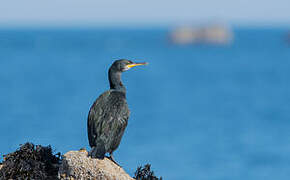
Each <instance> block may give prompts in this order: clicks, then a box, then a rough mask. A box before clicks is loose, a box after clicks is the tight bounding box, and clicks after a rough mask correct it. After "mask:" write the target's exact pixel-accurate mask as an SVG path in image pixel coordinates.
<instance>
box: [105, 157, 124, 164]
mask: <svg viewBox="0 0 290 180" xmlns="http://www.w3.org/2000/svg"><path fill="white" fill-rule="evenodd" d="M107 158H108V159H110V160H111V161H112V162H113V163H115V164H116V165H117V166H119V167H122V166H120V164H118V163H117V162H116V161H115V159H114V157H113V156H112V155H111V156H108V157H107Z"/></svg>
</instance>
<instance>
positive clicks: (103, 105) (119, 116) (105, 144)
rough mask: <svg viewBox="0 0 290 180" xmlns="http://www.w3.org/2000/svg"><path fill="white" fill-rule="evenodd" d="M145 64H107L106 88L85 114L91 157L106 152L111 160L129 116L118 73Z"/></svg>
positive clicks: (118, 61) (120, 62) (121, 60)
mask: <svg viewBox="0 0 290 180" xmlns="http://www.w3.org/2000/svg"><path fill="white" fill-rule="evenodd" d="M145 64H147V63H134V62H132V61H129V60H126V59H120V60H117V61H115V62H114V63H113V64H112V65H111V67H110V69H109V73H108V75H109V82H110V90H108V91H106V92H104V93H103V94H101V95H100V96H99V97H98V98H97V100H96V101H95V102H94V104H93V105H92V107H91V109H90V111H89V115H88V124H87V126H88V138H89V143H90V146H91V148H92V149H91V151H90V156H91V157H93V158H99V159H103V158H104V157H105V154H106V153H109V154H110V156H109V158H110V159H111V160H112V161H113V162H115V161H114V159H113V152H114V151H115V150H116V149H117V148H118V146H119V144H120V142H121V139H122V136H123V134H124V131H125V128H126V126H127V123H128V118H129V115H130V111H129V108H128V104H127V101H126V88H125V86H124V85H123V83H122V81H121V74H122V72H124V71H127V70H128V69H130V68H132V67H134V66H140V65H145ZM115 163H116V162H115Z"/></svg>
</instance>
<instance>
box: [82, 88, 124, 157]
mask: <svg viewBox="0 0 290 180" xmlns="http://www.w3.org/2000/svg"><path fill="white" fill-rule="evenodd" d="M129 114H130V112H129V108H128V105H127V101H126V94H125V93H124V92H122V91H116V90H109V91H106V92H104V93H103V94H102V95H100V96H99V98H98V99H97V100H96V101H95V102H94V104H93V105H92V107H91V109H90V112H89V116H88V124H87V126H88V137H89V143H90V146H91V147H94V148H96V152H97V156H101V157H102V156H104V154H105V153H107V152H109V153H111V152H113V151H114V150H115V149H117V147H118V146H119V144H120V142H121V138H122V136H123V133H124V131H125V128H126V126H127V122H128V118H129Z"/></svg>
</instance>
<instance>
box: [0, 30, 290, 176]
mask: <svg viewBox="0 0 290 180" xmlns="http://www.w3.org/2000/svg"><path fill="white" fill-rule="evenodd" d="M170 30H171V29H170V28H0V84H1V85H0V123H1V125H0V127H1V130H0V142H1V143H0V155H1V159H2V160H3V158H2V156H3V155H4V154H7V153H10V152H13V151H15V150H16V149H17V148H19V145H20V144H24V143H25V142H33V143H34V144H41V145H45V146H46V145H51V146H52V148H53V149H54V152H55V153H57V152H61V153H62V154H64V153H66V152H67V151H71V150H79V149H80V148H83V147H85V148H86V149H87V150H89V149H90V147H89V145H88V139H87V115H88V111H89V109H90V106H91V105H92V104H93V102H94V101H95V99H96V98H97V97H98V96H99V95H100V94H101V93H103V92H104V91H106V90H108V88H109V83H108V77H107V71H108V68H109V67H110V65H111V64H112V62H113V61H114V60H117V59H122V58H125V59H129V60H132V61H135V62H148V63H149V65H148V66H142V67H141V66H140V67H135V68H132V69H130V70H129V71H127V72H124V73H123V75H122V79H123V83H124V84H125V86H126V88H127V100H128V104H129V108H130V111H131V115H130V119H129V122H128V126H127V129H126V132H125V134H124V136H123V139H122V142H121V144H120V146H119V148H118V149H117V150H116V151H115V152H114V156H115V159H116V161H117V162H118V163H119V164H120V165H121V166H122V167H123V168H124V169H125V170H126V171H127V172H128V173H129V174H130V175H131V176H133V175H134V172H135V170H136V169H137V167H138V166H141V165H145V164H147V163H149V164H151V169H152V170H153V171H154V173H155V175H156V176H158V177H160V176H162V177H163V179H165V180H285V179H289V177H290V43H289V41H288V42H287V32H288V30H289V29H287V28H283V27H281V28H280V27H234V28H233V33H234V39H233V42H232V43H231V44H228V45H223V46H219V45H207V44H200V45H176V44H173V43H171V41H170V39H169V33H170Z"/></svg>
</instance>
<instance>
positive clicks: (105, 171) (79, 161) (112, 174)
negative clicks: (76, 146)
mask: <svg viewBox="0 0 290 180" xmlns="http://www.w3.org/2000/svg"><path fill="white" fill-rule="evenodd" d="M58 176H59V178H60V179H63V180H73V179H94V180H134V179H133V178H132V177H130V176H129V175H128V174H127V173H126V172H125V171H124V170H123V169H122V168H121V167H119V166H118V165H116V164H115V163H114V162H112V161H111V160H110V159H107V158H104V159H103V160H100V159H93V158H91V157H88V152H87V151H86V150H80V151H69V152H67V153H66V154H64V155H63V159H62V164H61V165H60V168H59V172H58Z"/></svg>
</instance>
